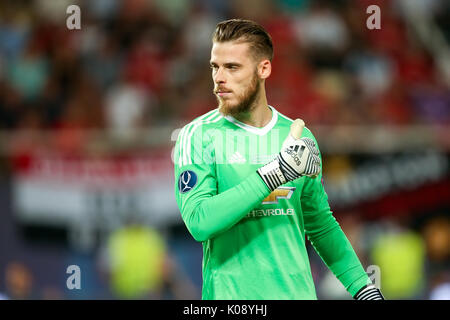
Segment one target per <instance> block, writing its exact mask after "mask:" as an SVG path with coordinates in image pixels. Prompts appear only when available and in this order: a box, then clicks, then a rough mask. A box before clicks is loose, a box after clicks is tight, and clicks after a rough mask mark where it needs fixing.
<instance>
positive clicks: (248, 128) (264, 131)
mask: <svg viewBox="0 0 450 320" xmlns="http://www.w3.org/2000/svg"><path fill="white" fill-rule="evenodd" d="M269 108H270V110H272V119H271V120H270V121H269V123H268V124H266V125H265V126H264V127H262V128H258V127H254V126H251V125H248V124H246V123H243V122H241V121H239V120H237V119H235V118H234V117H233V116H225V117H224V118H225V119H227V120H228V121H230V122H232V123H234V124H235V125H237V126H238V127H240V128H242V129H244V130H245V131H248V132H251V133H254V134H257V135H260V136H263V135H265V134H267V132H269V131H270V130H272V128H273V127H274V126H275V124H276V123H277V120H278V111H277V110H275V108H274V107H272V106H270V105H269Z"/></svg>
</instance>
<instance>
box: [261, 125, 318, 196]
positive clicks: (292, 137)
mask: <svg viewBox="0 0 450 320" xmlns="http://www.w3.org/2000/svg"><path fill="white" fill-rule="evenodd" d="M304 126H305V123H304V122H303V121H302V120H300V119H297V120H295V121H294V122H293V123H292V125H291V130H290V133H289V135H288V136H287V138H286V139H285V140H284V142H283V145H282V147H281V151H280V153H279V154H278V155H277V157H276V158H275V159H274V160H272V161H271V162H269V163H268V164H266V165H265V166H263V167H261V168H259V169H258V173H259V175H260V176H261V178H262V179H263V181H264V182H265V183H266V185H267V186H268V187H269V189H270V190H272V191H273V190H275V189H276V188H277V187H278V186H280V185H282V184H285V183H286V182H288V181H293V180H295V179H297V178H299V177H301V176H309V177H316V176H318V175H319V173H320V157H319V150H318V149H317V147H316V144H315V143H314V141H313V140H312V139H310V138H300V137H301V134H302V131H303V128H304Z"/></svg>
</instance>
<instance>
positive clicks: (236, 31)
mask: <svg viewBox="0 0 450 320" xmlns="http://www.w3.org/2000/svg"><path fill="white" fill-rule="evenodd" d="M212 41H213V42H227V41H242V42H248V43H250V47H251V49H252V50H253V53H254V54H255V56H256V57H265V58H267V59H269V60H270V61H272V59H273V43H272V37H271V36H270V34H269V33H268V32H267V31H266V30H265V29H264V28H263V27H262V26H261V25H260V24H258V23H256V22H254V21H251V20H244V19H230V20H225V21H222V22H219V23H218V24H217V27H216V30H215V31H214V34H213V37H212Z"/></svg>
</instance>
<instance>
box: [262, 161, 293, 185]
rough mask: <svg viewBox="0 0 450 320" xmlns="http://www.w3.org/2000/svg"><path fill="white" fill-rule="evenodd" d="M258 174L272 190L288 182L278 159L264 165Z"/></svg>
mask: <svg viewBox="0 0 450 320" xmlns="http://www.w3.org/2000/svg"><path fill="white" fill-rule="evenodd" d="M257 172H258V174H259V175H260V177H261V179H263V181H264V182H265V184H266V185H267V187H268V188H269V189H270V191H273V190H275V189H276V188H278V187H279V186H281V185H282V184H285V183H286V182H287V180H286V177H285V176H284V174H283V172H282V171H281V168H280V163H279V162H278V160H277V159H275V160H273V161H271V162H269V163H268V164H266V165H264V166H262V167H261V168H259V169H258V171H257Z"/></svg>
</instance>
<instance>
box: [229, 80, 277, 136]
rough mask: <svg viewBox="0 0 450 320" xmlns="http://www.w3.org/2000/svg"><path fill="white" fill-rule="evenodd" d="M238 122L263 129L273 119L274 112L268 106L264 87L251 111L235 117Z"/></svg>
mask: <svg viewBox="0 0 450 320" xmlns="http://www.w3.org/2000/svg"><path fill="white" fill-rule="evenodd" d="M233 116H234V118H235V119H236V120H239V121H240V122H243V123H245V124H248V125H250V126H252V127H257V128H262V127H264V126H265V125H267V124H268V123H269V122H270V120H271V119H272V110H271V109H270V108H269V106H268V104H267V98H266V92H265V90H264V87H263V88H262V90H261V94H260V95H259V96H258V98H257V99H256V100H255V101H254V103H253V106H252V107H251V108H250V111H248V112H243V113H239V114H236V115H233Z"/></svg>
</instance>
